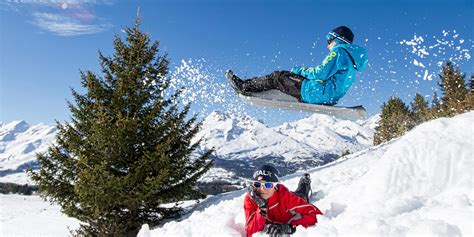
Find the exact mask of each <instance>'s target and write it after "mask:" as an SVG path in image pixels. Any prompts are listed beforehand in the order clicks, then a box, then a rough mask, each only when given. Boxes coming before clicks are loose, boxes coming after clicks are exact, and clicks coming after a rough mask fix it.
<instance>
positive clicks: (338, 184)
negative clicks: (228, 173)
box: [140, 112, 474, 236]
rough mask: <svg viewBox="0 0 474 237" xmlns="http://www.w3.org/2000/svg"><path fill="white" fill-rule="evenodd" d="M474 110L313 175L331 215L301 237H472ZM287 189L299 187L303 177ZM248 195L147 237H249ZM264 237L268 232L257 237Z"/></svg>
mask: <svg viewBox="0 0 474 237" xmlns="http://www.w3.org/2000/svg"><path fill="white" fill-rule="evenodd" d="M473 122H474V112H470V113H467V114H463V115H459V116H456V117H454V118H450V119H446V118H443V119H437V120H435V121H431V122H428V123H425V124H422V125H420V126H418V127H416V128H415V129H413V130H412V131H410V132H409V133H408V134H406V135H405V136H403V137H401V138H400V139H397V140H394V141H392V142H389V143H387V144H383V145H381V146H379V147H375V148H371V149H369V150H365V151H362V152H359V153H355V154H352V155H350V156H348V157H347V158H343V159H340V160H338V161H336V162H334V163H331V164H328V165H326V166H324V167H319V168H315V169H312V170H309V172H310V173H311V177H312V181H313V182H312V185H311V186H312V189H313V190H314V191H315V193H314V194H313V195H312V196H311V201H312V203H314V204H315V205H316V206H318V207H319V208H320V209H321V210H323V212H324V216H319V223H318V225H316V226H314V227H310V228H307V229H304V228H302V227H298V228H297V232H296V233H295V234H294V236H338V235H342V236H346V235H364V236H366V235H372V236H418V235H428V236H472V235H473V234H474V231H473V228H472V221H473V216H474V210H473V206H472V204H473V199H474V195H473V194H474V193H473V191H472V190H473V183H472V181H473V176H472V171H473V170H474V163H473V160H474V154H473V153H474V151H473V150H474V143H473V140H472V136H473V134H474V131H473V126H472V124H473ZM299 175H300V174H294V175H291V176H286V177H285V178H284V181H283V184H284V185H286V186H287V187H289V188H290V189H294V188H296V186H297V182H298V179H299V178H298V176H299ZM243 197H244V192H243V191H242V190H241V191H236V192H232V193H229V194H226V195H220V196H219V198H216V197H213V198H212V199H211V201H204V202H202V203H201V204H200V205H199V206H198V208H197V210H196V211H195V212H194V213H192V214H191V215H190V216H189V217H187V219H184V220H182V221H181V222H169V223H167V224H165V225H164V226H162V227H161V228H157V229H154V230H151V231H147V228H146V227H144V228H143V229H142V232H141V233H140V235H141V236H147V235H151V236H239V235H241V236H244V235H245V217H244V214H243V210H242V203H243ZM257 236H264V235H257Z"/></svg>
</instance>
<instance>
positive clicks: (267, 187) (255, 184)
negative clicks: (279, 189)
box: [253, 182, 275, 189]
mask: <svg viewBox="0 0 474 237" xmlns="http://www.w3.org/2000/svg"><path fill="white" fill-rule="evenodd" d="M262 185H263V187H265V188H266V189H269V188H273V187H275V183H271V182H270V183H267V182H265V183H261V182H253V186H254V187H256V188H260V187H262Z"/></svg>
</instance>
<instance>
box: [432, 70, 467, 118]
mask: <svg viewBox="0 0 474 237" xmlns="http://www.w3.org/2000/svg"><path fill="white" fill-rule="evenodd" d="M439 77H440V81H439V83H438V84H439V86H440V88H441V91H442V98H441V101H442V102H443V103H442V105H441V111H442V116H453V115H456V114H459V113H462V112H464V111H466V108H464V106H463V101H464V99H465V97H466V94H467V92H468V89H467V88H466V85H465V77H466V75H465V74H463V73H461V71H460V70H459V67H455V66H454V64H453V63H452V62H447V63H446V65H444V66H443V69H442V72H441V74H440V75H439Z"/></svg>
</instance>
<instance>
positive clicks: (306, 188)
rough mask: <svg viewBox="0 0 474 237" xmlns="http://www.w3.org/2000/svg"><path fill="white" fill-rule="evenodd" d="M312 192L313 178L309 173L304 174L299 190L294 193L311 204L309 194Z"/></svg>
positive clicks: (299, 183)
mask: <svg viewBox="0 0 474 237" xmlns="http://www.w3.org/2000/svg"><path fill="white" fill-rule="evenodd" d="M310 191H311V177H310V176H309V173H305V174H303V176H301V178H300V181H299V182H298V188H296V190H295V191H294V193H295V194H296V195H297V196H299V197H301V198H303V199H304V200H305V201H306V202H308V203H309V192H310Z"/></svg>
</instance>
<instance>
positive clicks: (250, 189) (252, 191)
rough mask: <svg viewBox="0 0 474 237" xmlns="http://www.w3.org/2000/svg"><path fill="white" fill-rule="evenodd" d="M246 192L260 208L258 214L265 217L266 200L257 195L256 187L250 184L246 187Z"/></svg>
mask: <svg viewBox="0 0 474 237" xmlns="http://www.w3.org/2000/svg"><path fill="white" fill-rule="evenodd" d="M248 192H249V195H250V198H252V200H254V201H255V202H256V203H257V206H258V208H260V215H262V216H264V217H267V201H266V200H265V199H263V198H262V197H260V196H259V195H258V192H257V189H256V188H255V187H254V186H252V185H250V186H249V187H248Z"/></svg>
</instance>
